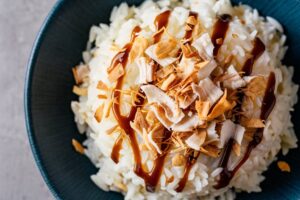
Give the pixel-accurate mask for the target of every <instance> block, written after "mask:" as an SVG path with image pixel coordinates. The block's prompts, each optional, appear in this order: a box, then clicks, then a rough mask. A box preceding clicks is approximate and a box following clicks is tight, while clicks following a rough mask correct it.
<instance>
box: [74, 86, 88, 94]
mask: <svg viewBox="0 0 300 200" xmlns="http://www.w3.org/2000/svg"><path fill="white" fill-rule="evenodd" d="M73 93H74V94H76V95H78V96H87V95H88V89H87V88H84V87H78V86H76V85H74V86H73Z"/></svg>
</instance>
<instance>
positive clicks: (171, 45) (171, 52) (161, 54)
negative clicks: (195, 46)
mask: <svg viewBox="0 0 300 200" xmlns="http://www.w3.org/2000/svg"><path fill="white" fill-rule="evenodd" d="M177 51H178V48H177V40H176V39H175V38H173V37H169V38H168V39H167V40H162V41H160V42H158V43H157V45H156V47H155V51H154V52H155V54H156V56H157V58H158V59H163V58H166V57H175V56H176V54H177Z"/></svg>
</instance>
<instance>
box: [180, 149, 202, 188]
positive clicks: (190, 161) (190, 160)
mask: <svg viewBox="0 0 300 200" xmlns="http://www.w3.org/2000/svg"><path fill="white" fill-rule="evenodd" d="M199 155H200V152H199V151H194V150H192V151H191V152H190V153H189V154H188V155H187V161H186V164H185V168H184V174H183V177H182V178H181V180H180V181H179V183H178V186H177V188H176V192H182V190H183V189H184V187H185V185H186V182H187V180H188V177H189V173H190V171H191V169H192V167H193V165H194V164H195V163H196V161H197V159H198V157H199Z"/></svg>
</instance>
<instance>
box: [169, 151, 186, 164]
mask: <svg viewBox="0 0 300 200" xmlns="http://www.w3.org/2000/svg"><path fill="white" fill-rule="evenodd" d="M185 162H186V159H185V157H184V156H183V155H181V154H179V153H178V154H176V155H175V156H174V157H173V158H172V166H174V167H180V166H183V165H184V164H185Z"/></svg>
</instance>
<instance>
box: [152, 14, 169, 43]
mask: <svg viewBox="0 0 300 200" xmlns="http://www.w3.org/2000/svg"><path fill="white" fill-rule="evenodd" d="M170 14H171V11H170V10H166V11H164V12H162V13H160V14H159V15H157V16H156V18H155V20H154V24H155V26H156V29H157V31H158V32H157V33H156V34H155V35H154V36H153V39H154V43H157V42H159V40H160V39H161V36H162V35H163V33H164V31H163V30H162V28H165V27H167V25H168V23H169V17H170Z"/></svg>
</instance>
